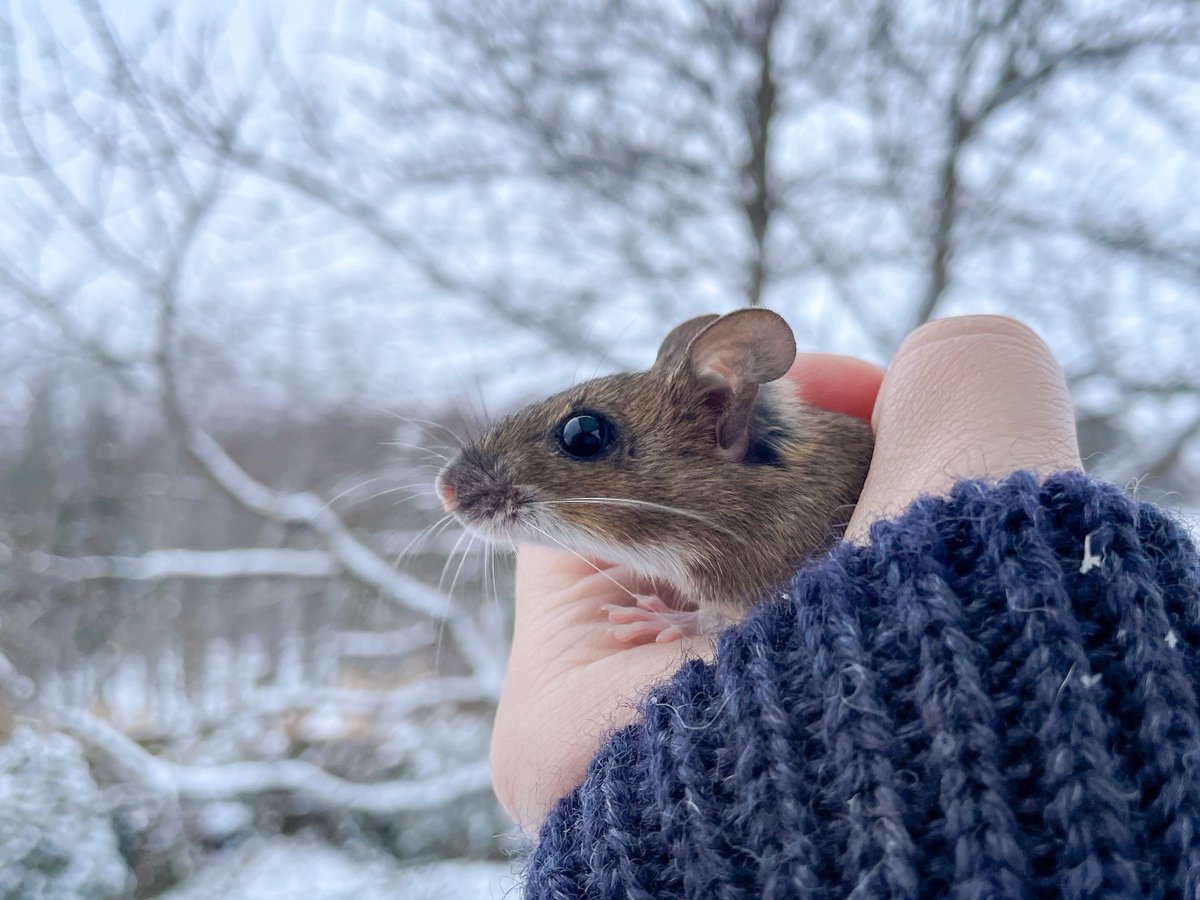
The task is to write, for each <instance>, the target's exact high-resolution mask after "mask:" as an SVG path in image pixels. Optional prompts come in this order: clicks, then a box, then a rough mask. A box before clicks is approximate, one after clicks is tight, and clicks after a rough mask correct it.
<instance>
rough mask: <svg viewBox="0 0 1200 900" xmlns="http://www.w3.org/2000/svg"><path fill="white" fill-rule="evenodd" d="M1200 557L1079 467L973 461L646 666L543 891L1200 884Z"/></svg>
mask: <svg viewBox="0 0 1200 900" xmlns="http://www.w3.org/2000/svg"><path fill="white" fill-rule="evenodd" d="M1198 674H1200V565H1198V563H1197V555H1196V550H1195V548H1194V546H1193V545H1192V544H1191V542H1190V540H1189V539H1188V536H1187V534H1186V532H1185V531H1184V530H1183V529H1182V528H1181V527H1180V526H1179V525H1178V524H1176V523H1175V522H1174V521H1173V520H1172V519H1171V518H1170V517H1169V516H1167V515H1166V514H1165V513H1163V512H1161V511H1160V510H1158V509H1156V508H1155V507H1153V506H1150V505H1147V504H1143V503H1140V502H1138V501H1135V500H1132V499H1130V498H1129V497H1127V496H1126V495H1125V494H1123V493H1122V492H1121V491H1120V490H1119V489H1117V488H1115V487H1112V486H1111V485H1106V484H1103V483H1100V482H1096V481H1093V480H1091V479H1088V478H1087V477H1085V476H1083V475H1079V474H1062V475H1056V476H1053V477H1051V478H1049V479H1047V480H1045V481H1044V482H1038V481H1037V480H1035V479H1034V478H1033V477H1032V476H1030V475H1028V474H1024V473H1018V474H1017V475H1014V476H1011V477H1010V478H1008V479H1006V480H1005V481H1003V482H1001V483H999V484H992V485H986V484H983V483H980V482H963V483H961V484H959V485H958V486H957V487H956V488H955V490H954V491H953V494H952V496H951V497H950V498H949V499H933V498H924V499H922V500H919V501H918V502H917V503H916V504H915V505H914V506H913V507H911V508H910V509H909V510H908V511H907V512H906V513H905V514H904V515H903V516H901V517H900V518H899V519H897V520H895V521H889V522H880V523H878V524H876V525H875V526H874V527H873V528H872V530H871V541H870V544H869V545H867V546H855V545H850V544H843V545H840V546H838V547H837V548H835V549H834V550H833V551H832V553H831V554H830V555H829V556H827V557H825V558H823V559H822V560H820V561H817V562H814V563H812V564H810V565H809V566H807V567H806V568H804V569H802V570H801V571H800V572H799V573H798V574H797V575H796V577H795V579H794V581H793V583H792V586H791V599H789V600H787V601H786V602H775V603H768V604H764V605H762V606H760V607H758V608H757V609H756V610H754V611H753V612H752V613H751V614H750V616H749V617H748V618H747V619H746V620H745V621H744V622H743V623H742V624H741V625H739V626H737V627H735V628H733V629H731V630H730V631H728V632H727V633H725V634H724V635H722V636H721V638H720V639H719V642H718V652H717V657H716V660H715V662H713V663H711V664H706V663H701V662H698V661H696V662H691V663H688V664H686V665H685V666H684V667H683V668H682V669H681V670H680V671H679V672H678V673H677V674H676V675H675V676H674V677H672V678H671V680H670V681H669V682H667V683H665V684H662V685H659V686H658V687H656V688H654V689H652V690H651V691H650V693H649V695H648V696H647V697H646V699H645V700H644V702H643V706H642V710H643V715H642V717H641V719H640V721H639V722H638V723H637V724H634V725H631V726H629V727H627V728H624V729H622V730H620V731H618V732H616V733H615V734H613V735H612V736H611V737H610V738H609V739H608V740H607V741H606V742H605V744H604V745H603V747H602V748H601V749H600V750H599V752H598V753H597V754H596V756H595V757H594V759H593V760H592V762H591V765H590V767H589V769H588V773H587V776H586V779H585V781H584V783H583V784H582V785H581V786H580V787H578V788H576V789H575V790H573V791H571V792H570V793H569V794H568V795H567V796H566V797H564V798H563V799H562V800H561V801H559V803H558V804H557V806H556V807H555V809H554V810H553V811H552V812H551V813H550V815H549V817H548V818H547V820H546V822H545V824H544V826H543V828H542V830H541V835H540V838H539V842H538V844H537V846H536V847H535V849H534V851H533V854H532V857H531V859H530V863H529V867H528V870H527V885H526V891H527V897H528V898H530V900H532V898H542V897H552V898H562V900H567V898H570V900H575V898H601V897H603V898H626V897H628V898H635V900H636V898H658V897H696V898H747V897H754V898H757V897H763V898H791V897H806V898H807V897H813V898H833V897H872V898H873V897H963V898H993V897H1067V898H1082V897H1114V898H1116V897H1121V898H1125V897H1153V898H1168V897H1169V898H1196V897H1200V707H1198V705H1197V692H1198V686H1197V685H1198V683H1197V675H1198Z"/></svg>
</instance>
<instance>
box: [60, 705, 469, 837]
mask: <svg viewBox="0 0 1200 900" xmlns="http://www.w3.org/2000/svg"><path fill="white" fill-rule="evenodd" d="M38 711H39V712H40V713H41V714H42V715H43V716H45V717H46V718H47V719H49V720H50V721H51V722H52V723H53V724H55V725H58V726H60V727H62V728H63V729H65V730H66V731H68V732H70V733H71V734H72V735H74V736H75V737H76V738H78V739H79V740H81V741H83V742H84V743H85V744H87V745H88V746H89V747H91V748H92V749H94V750H96V751H97V752H99V753H101V754H102V755H103V756H104V757H105V758H106V759H107V760H108V761H109V762H110V763H111V764H112V765H113V766H114V767H116V768H117V769H118V770H120V772H121V773H122V774H123V775H124V776H125V777H126V778H128V779H130V780H132V781H134V782H137V783H141V784H144V785H145V786H146V787H148V788H150V789H152V790H154V791H156V792H158V793H162V794H167V795H170V796H174V797H178V798H180V799H186V800H234V799H243V798H245V797H247V796H248V795H254V794H266V793H273V792H281V791H282V792H287V793H294V794H297V795H300V796H303V797H304V798H305V799H306V800H308V801H310V802H314V803H319V804H321V805H324V806H328V807H330V808H335V809H339V810H350V811H354V812H361V813H371V814H374V815H390V814H396V813H400V812H411V811H414V810H422V809H434V808H437V807H440V806H444V805H446V804H447V803H451V802H453V801H455V800H457V799H459V798H461V797H466V796H469V795H471V794H477V793H479V792H481V791H485V790H488V789H489V787H490V784H491V782H490V778H489V775H488V766H487V762H486V761H482V760H481V761H479V762H475V763H470V764H467V765H463V766H460V767H458V768H456V769H454V770H453V771H450V772H446V773H444V774H442V775H436V776H432V777H430V778H425V779H421V780H412V781H407V780H403V781H402V780H397V781H381V782H375V783H360V782H352V781H347V780H345V779H344V778H338V777H337V776H336V775H331V774H329V773H328V772H326V771H325V770H324V769H322V768H320V767H318V766H315V765H313V764H312V763H308V762H304V761H303V760H297V759H285V760H278V761H273V762H257V761H256V762H239V763H227V764H224V765H213V766H188V765H182V764H180V763H176V762H172V761H170V760H166V759H162V758H161V757H158V756H154V755H153V754H152V753H149V752H147V751H146V750H144V749H143V748H142V747H141V746H140V745H139V744H137V743H136V742H135V741H133V740H132V739H130V738H129V737H127V736H126V735H124V734H122V733H121V732H120V731H119V730H117V729H116V728H114V727H113V726H112V725H110V724H108V723H107V722H105V721H104V720H103V719H99V718H97V717H96V716H93V715H91V714H89V713H86V712H82V711H78V710H66V709H56V708H47V707H44V706H42V707H39V708H38Z"/></svg>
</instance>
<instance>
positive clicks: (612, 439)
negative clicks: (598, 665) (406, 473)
mask: <svg viewBox="0 0 1200 900" xmlns="http://www.w3.org/2000/svg"><path fill="white" fill-rule="evenodd" d="M795 358H796V341H795V336H794V334H793V332H792V329H791V327H790V326H789V325H788V323H787V321H786V320H785V319H783V317H782V316H780V315H779V314H777V313H775V312H773V311H771V310H768V309H765V308H762V307H750V308H744V309H738V310H734V311H733V312H729V313H725V314H723V315H720V314H715V313H714V314H708V315H702V316H697V317H696V318H692V319H689V320H688V321H686V322H684V323H682V324H681V325H679V326H677V327H676V328H674V329H673V330H672V331H671V332H670V333H669V334H668V335H667V336H666V338H665V339H664V340H663V342H662V345H661V346H660V348H659V350H658V354H657V356H656V357H655V360H654V362H653V364H652V365H651V366H650V367H649V368H648V369H647V370H645V371H641V372H626V373H620V374H615V375H606V376H602V377H599V378H594V379H591V380H589V381H584V382H582V383H580V384H577V385H575V386H573V387H570V388H567V389H566V390H564V391H561V392H560V393H557V394H554V395H553V396H551V397H548V398H547V399H545V400H541V401H538V402H535V403H533V404H531V405H529V406H526V407H525V408H523V409H520V410H518V411H516V412H514V413H512V414H510V415H508V416H506V417H504V418H502V419H499V420H497V421H496V422H494V423H492V424H491V425H490V426H488V427H486V428H485V429H484V430H483V431H482V433H481V434H480V435H479V436H478V437H477V438H476V439H474V440H472V441H470V442H469V443H467V444H466V445H465V446H463V447H462V448H461V449H460V450H459V451H458V452H457V453H456V454H455V455H454V456H453V457H452V458H451V459H450V461H449V462H448V463H447V464H446V465H445V466H444V467H443V468H442V470H441V471H440V472H439V473H438V476H437V479H436V481H435V490H436V491H437V493H438V496H439V497H440V499H441V502H442V506H443V508H444V509H445V510H446V511H447V512H448V513H450V514H452V515H453V516H454V518H455V519H456V520H457V521H458V522H459V523H461V524H462V525H463V526H465V527H466V528H467V529H469V530H470V531H472V532H474V533H476V534H479V535H481V536H482V537H484V538H485V539H487V540H490V541H492V542H499V543H510V544H512V545H513V546H516V545H517V544H518V543H521V542H535V543H542V544H548V545H550V546H558V547H561V548H565V549H567V550H569V551H571V552H573V553H576V554H578V555H580V556H583V557H585V558H586V557H594V558H599V559H602V560H606V561H608V562H611V563H614V564H617V565H622V566H627V567H628V568H629V569H630V570H631V571H632V572H633V573H635V574H636V575H638V576H641V577H642V578H643V579H645V580H646V581H648V582H649V583H652V584H655V585H660V586H662V587H661V589H657V590H655V591H653V592H650V593H644V594H638V593H634V592H629V593H630V596H631V599H632V600H633V601H634V602H632V603H631V604H629V605H623V606H608V607H606V608H605V611H606V613H607V615H608V618H609V622H610V624H611V625H612V627H613V633H614V635H615V636H616V637H617V638H618V639H620V640H623V641H628V642H633V643H638V642H645V641H651V640H653V641H659V642H664V641H670V640H675V639H678V638H681V637H684V636H686V635H697V634H712V633H715V632H716V631H719V630H720V629H721V628H723V627H725V626H726V625H728V624H730V623H733V622H736V621H738V620H740V619H741V618H743V617H744V616H745V614H746V613H747V612H748V611H749V610H750V609H751V608H752V607H753V606H755V605H756V604H758V603H759V602H762V601H764V600H771V599H776V598H778V597H779V596H780V594H781V592H782V591H783V590H784V589H785V588H786V586H787V584H788V582H789V581H790V579H791V577H792V575H793V574H794V573H795V571H796V569H797V568H798V567H799V566H800V565H801V564H803V563H804V562H805V561H806V560H809V559H812V558H813V557H815V556H818V555H819V554H821V553H823V552H827V551H828V550H829V549H830V548H831V547H832V546H833V545H834V544H836V543H837V542H838V541H839V540H840V539H841V537H842V534H843V532H844V531H845V527H846V524H847V522H848V521H849V518H850V515H851V513H852V512H853V510H854V506H855V503H856V502H857V499H858V495H859V493H860V491H861V490H862V486H863V482H864V480H865V479H866V475H867V468H868V466H869V465H870V461H871V454H872V451H873V449H874V439H873V435H872V432H871V428H870V425H869V424H868V423H867V422H865V421H863V420H862V419H859V418H856V417H853V416H849V415H845V414H842V413H837V412H831V411H828V410H823V409H818V408H816V407H813V406H810V405H807V404H805V403H803V402H802V401H801V400H800V398H799V397H798V396H797V393H796V389H795V386H794V385H793V384H792V383H791V382H790V381H789V380H786V379H784V375H785V374H786V373H787V371H788V370H789V369H790V368H791V366H792V363H793V362H794V361H795Z"/></svg>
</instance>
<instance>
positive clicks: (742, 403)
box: [681, 308, 796, 459]
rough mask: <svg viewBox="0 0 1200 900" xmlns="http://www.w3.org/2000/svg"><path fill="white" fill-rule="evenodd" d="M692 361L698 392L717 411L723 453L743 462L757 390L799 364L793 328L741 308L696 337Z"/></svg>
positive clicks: (770, 314) (760, 312)
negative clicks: (793, 364)
mask: <svg viewBox="0 0 1200 900" xmlns="http://www.w3.org/2000/svg"><path fill="white" fill-rule="evenodd" d="M685 324H686V323H685ZM681 327H682V326H681ZM687 359H688V363H689V369H690V375H691V378H692V380H693V382H694V383H695V385H696V387H697V389H698V390H701V391H703V392H704V393H705V394H707V395H709V397H710V398H711V399H710V403H712V405H713V406H714V407H715V408H716V409H717V410H718V419H717V443H718V444H719V446H720V449H721V452H722V453H724V454H725V455H726V456H728V457H729V458H731V459H741V458H742V457H743V456H745V454H746V447H747V445H748V444H749V442H750V417H751V415H752V413H753V412H754V399H755V397H757V396H758V386H759V385H760V384H766V383H767V382H768V381H774V380H775V379H777V378H782V377H783V376H784V374H785V373H786V372H787V370H788V369H790V368H791V366H792V363H793V362H795V360H796V339H795V337H793V335H792V329H791V328H790V327H789V326H788V323H787V322H785V321H784V320H783V318H782V317H781V316H779V315H778V314H777V313H773V312H771V311H770V310H769V309H758V308H754V309H739V310H736V311H734V312H731V313H729V314H728V315H724V316H721V317H720V318H718V319H716V320H715V321H713V322H712V323H711V324H709V325H708V327H706V328H705V329H704V330H703V331H701V332H700V333H699V334H698V335H696V337H695V338H694V339H693V340H692V342H691V344H689V345H688V348H687Z"/></svg>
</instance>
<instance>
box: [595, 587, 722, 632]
mask: <svg viewBox="0 0 1200 900" xmlns="http://www.w3.org/2000/svg"><path fill="white" fill-rule="evenodd" d="M634 597H635V599H636V601H637V606H615V605H611V604H610V605H608V606H605V607H604V612H605V613H607V615H608V621H609V623H610V624H611V625H612V635H613V637H614V638H615V639H616V640H618V641H621V642H622V643H630V644H633V643H638V644H645V643H650V642H654V643H658V644H666V643H670V642H671V641H677V640H679V639H681V638H683V637H686V636H687V635H689V634H697V633H699V624H700V623H699V616H698V614H697V613H694V612H682V611H680V610H677V609H672V608H671V607H669V606H667V605H666V604H665V603H664V602H663V601H662V598H660V597H658V596H657V595H655V594H635V595H634Z"/></svg>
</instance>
